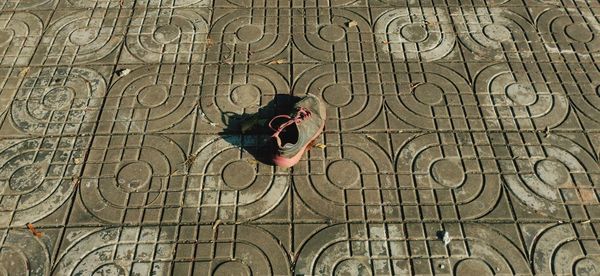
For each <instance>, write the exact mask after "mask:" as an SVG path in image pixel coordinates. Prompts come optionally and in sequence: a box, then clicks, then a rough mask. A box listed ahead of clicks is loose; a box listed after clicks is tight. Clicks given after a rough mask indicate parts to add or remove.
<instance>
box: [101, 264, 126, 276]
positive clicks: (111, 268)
mask: <svg viewBox="0 0 600 276" xmlns="http://www.w3.org/2000/svg"><path fill="white" fill-rule="evenodd" d="M104 275H116V276H126V275H127V273H126V272H125V269H124V268H123V267H122V266H120V265H118V264H115V263H108V264H103V265H101V266H100V267H97V268H96V270H94V272H93V274H92V276H104Z"/></svg>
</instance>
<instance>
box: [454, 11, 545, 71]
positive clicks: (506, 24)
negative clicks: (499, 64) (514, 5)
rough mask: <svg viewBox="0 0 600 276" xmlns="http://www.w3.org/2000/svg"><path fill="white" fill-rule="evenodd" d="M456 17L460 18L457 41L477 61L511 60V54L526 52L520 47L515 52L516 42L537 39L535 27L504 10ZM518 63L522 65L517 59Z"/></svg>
mask: <svg viewBox="0 0 600 276" xmlns="http://www.w3.org/2000/svg"><path fill="white" fill-rule="evenodd" d="M457 17H459V18H460V22H459V23H458V24H456V32H457V33H458V37H459V39H460V41H461V42H462V45H463V46H464V47H466V48H467V49H468V51H470V52H471V53H473V54H475V58H476V59H487V60H490V59H491V60H505V59H506V58H511V56H514V53H519V52H523V51H526V48H524V46H522V45H520V46H519V47H520V48H517V46H516V43H515V41H533V40H534V39H536V38H538V34H537V31H536V29H535V27H534V26H532V25H531V23H529V20H528V19H526V18H524V17H522V16H521V15H519V14H516V13H513V12H511V11H508V10H507V9H505V8H489V9H487V8H476V9H463V10H462V12H461V14H457ZM527 50H528V49H527ZM529 51H533V50H529ZM507 53H510V54H512V55H509V54H507ZM518 61H519V62H521V60H520V59H519V60H518Z"/></svg>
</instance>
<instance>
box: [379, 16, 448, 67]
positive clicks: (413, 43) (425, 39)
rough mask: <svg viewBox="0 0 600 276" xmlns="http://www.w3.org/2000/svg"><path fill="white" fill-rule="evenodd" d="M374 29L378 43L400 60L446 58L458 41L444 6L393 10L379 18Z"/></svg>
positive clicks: (382, 48) (383, 49)
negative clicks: (442, 7) (440, 7)
mask: <svg viewBox="0 0 600 276" xmlns="http://www.w3.org/2000/svg"><path fill="white" fill-rule="evenodd" d="M374 30H375V31H374V32H375V39H376V42H377V46H379V47H380V48H381V50H382V51H384V52H387V53H391V54H392V56H393V57H394V59H395V60H398V61H404V60H409V61H413V60H414V61H416V60H422V61H433V60H439V59H443V58H445V57H446V56H448V55H449V54H450V52H452V50H453V49H454V45H455V44H456V36H455V32H454V31H453V29H452V24H451V23H450V17H449V16H448V13H447V11H446V10H444V9H436V8H430V7H424V8H421V9H410V8H407V7H403V8H396V9H393V10H389V11H387V12H385V13H384V14H382V15H381V16H380V17H379V18H377V21H376V22H375V27H374Z"/></svg>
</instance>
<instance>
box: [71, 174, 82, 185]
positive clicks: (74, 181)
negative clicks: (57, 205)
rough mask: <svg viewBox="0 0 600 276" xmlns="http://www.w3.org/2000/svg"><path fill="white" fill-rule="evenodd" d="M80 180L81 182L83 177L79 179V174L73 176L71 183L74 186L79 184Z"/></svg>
mask: <svg viewBox="0 0 600 276" xmlns="http://www.w3.org/2000/svg"><path fill="white" fill-rule="evenodd" d="M80 182H81V179H79V177H78V176H73V178H72V179H71V185H73V187H77V186H79V183H80Z"/></svg>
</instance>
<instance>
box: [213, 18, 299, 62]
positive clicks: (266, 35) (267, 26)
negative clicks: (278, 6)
mask: <svg viewBox="0 0 600 276" xmlns="http://www.w3.org/2000/svg"><path fill="white" fill-rule="evenodd" d="M289 12H290V10H287V11H286V12H283V11H281V12H279V11H278V12H275V13H271V12H257V10H255V9H233V10H231V11H230V12H228V13H226V14H224V15H223V16H221V17H219V18H218V19H216V21H215V22H214V23H213V24H211V28H210V31H209V36H210V38H211V39H212V41H213V42H214V44H213V46H211V47H208V48H207V49H206V50H207V54H206V57H207V61H208V62H211V63H213V62H214V63H230V64H231V63H257V62H260V61H268V62H270V61H272V60H278V59H281V58H284V57H285V56H283V57H282V55H281V54H282V53H283V52H284V51H285V50H286V49H287V47H288V45H289V40H290V32H289V31H284V30H289V20H290V18H289ZM286 14H287V15H286ZM234 45H235V46H234ZM234 47H235V49H233V48H234Z"/></svg>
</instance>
